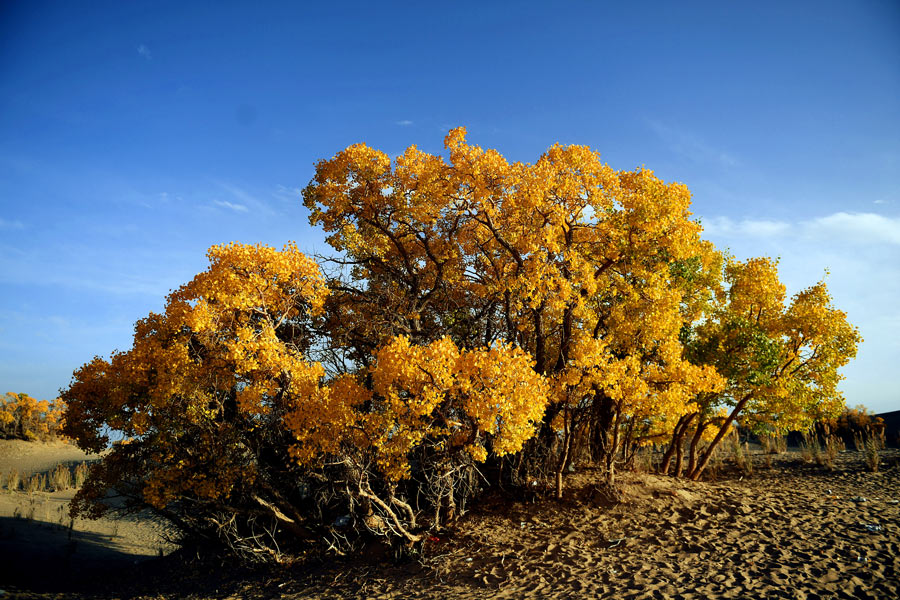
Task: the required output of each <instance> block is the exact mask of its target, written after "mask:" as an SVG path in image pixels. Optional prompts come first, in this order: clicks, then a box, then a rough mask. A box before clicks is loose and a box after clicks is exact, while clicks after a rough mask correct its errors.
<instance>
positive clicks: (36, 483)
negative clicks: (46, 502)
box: [23, 473, 47, 494]
mask: <svg viewBox="0 0 900 600" xmlns="http://www.w3.org/2000/svg"><path fill="white" fill-rule="evenodd" d="M23 487H24V488H25V491H26V492H27V493H29V494H33V493H35V492H40V491H43V490H44V489H45V488H46V487H47V478H46V477H45V476H44V475H43V474H41V473H35V474H34V475H32V476H31V477H28V478H27V479H26V480H25V482H24V485H23Z"/></svg>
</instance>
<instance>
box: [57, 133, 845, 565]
mask: <svg viewBox="0 0 900 600" xmlns="http://www.w3.org/2000/svg"><path fill="white" fill-rule="evenodd" d="M445 149H446V151H447V152H446V154H447V156H446V158H445V157H442V156H439V155H432V154H428V153H425V152H421V151H419V150H418V149H417V148H415V147H410V148H409V149H407V151H406V152H405V153H404V154H403V155H401V156H399V157H398V158H397V159H396V160H394V161H392V160H391V159H390V158H389V157H388V156H387V155H386V154H384V153H382V152H379V151H377V150H374V149H372V148H369V147H367V146H365V145H361V144H358V145H354V146H350V147H348V148H347V149H345V150H343V151H342V152H339V153H338V154H337V155H335V156H334V157H332V158H331V159H328V160H322V161H320V162H319V163H318V164H317V165H316V173H315V176H314V178H313V180H312V181H311V182H310V184H309V186H308V187H307V188H306V189H305V190H304V193H303V195H304V203H305V205H306V207H307V208H308V209H309V210H310V212H311V216H310V221H311V223H312V224H313V225H319V226H321V227H322V228H323V229H324V230H325V232H326V233H327V234H328V236H329V237H328V241H329V243H330V244H331V245H332V247H333V248H334V249H335V250H336V251H337V252H338V253H339V254H338V256H337V257H333V258H331V259H328V260H327V261H325V260H323V261H322V264H323V265H326V266H327V267H329V268H328V269H327V272H323V271H322V270H321V269H320V266H319V264H317V263H316V262H315V261H313V260H311V259H310V258H308V257H306V256H304V255H302V254H301V253H300V252H299V251H298V250H297V248H296V247H295V246H294V245H289V246H287V247H285V248H284V249H283V250H282V251H276V250H274V249H272V248H268V247H265V246H247V245H241V244H231V245H228V246H219V247H213V248H212V249H211V250H210V252H209V258H210V267H209V269H208V270H207V271H205V272H204V273H201V274H199V275H197V276H196V277H195V278H194V279H193V280H192V281H191V282H189V283H188V284H186V285H185V286H183V287H182V288H180V289H179V290H177V291H175V292H173V293H172V294H171V295H170V296H169V298H168V301H167V305H166V309H165V312H164V313H163V314H151V315H149V316H148V317H147V318H146V319H144V320H142V321H140V322H138V324H137V326H136V328H135V341H134V347H133V348H132V349H131V350H129V351H127V352H120V353H116V354H113V355H112V356H111V358H110V359H109V360H104V359H101V358H95V359H94V360H93V361H92V362H90V363H88V364H87V365H85V366H84V367H82V368H81V369H79V370H78V371H76V373H75V375H74V378H73V382H72V385H71V386H70V387H69V388H68V389H67V390H66V391H65V392H64V394H63V398H64V399H65V400H66V402H67V403H68V412H67V415H66V426H65V432H66V434H67V435H69V436H71V437H73V438H74V439H76V440H77V441H78V443H79V444H80V445H81V446H82V447H83V448H85V449H88V450H92V451H99V450H101V449H104V448H105V447H106V446H107V445H109V442H110V440H109V437H108V434H107V432H108V431H110V430H115V431H118V432H121V433H122V435H124V437H125V441H124V442H123V443H119V444H114V445H113V448H112V450H111V451H110V452H109V453H108V454H107V455H106V456H105V457H104V459H103V461H102V462H101V463H99V465H98V466H96V467H95V468H94V469H93V470H92V472H91V476H90V478H89V481H88V484H87V485H86V486H85V488H84V489H83V490H82V491H81V492H79V494H78V495H77V496H76V498H75V501H74V502H73V511H75V512H86V513H89V514H97V513H99V512H102V511H103V510H105V509H106V504H104V502H103V499H104V497H105V495H106V493H107V489H108V488H111V487H114V488H115V489H117V490H118V491H119V492H120V493H121V494H123V495H125V496H126V497H127V498H128V499H129V500H130V503H128V504H127V505H126V506H133V507H141V506H148V505H149V506H151V507H152V508H153V509H154V510H156V511H158V512H159V513H160V514H161V515H163V516H165V517H167V518H169V519H170V520H171V521H172V522H174V523H176V524H177V526H178V527H180V528H181V529H182V530H183V531H184V532H186V533H187V534H188V535H190V536H191V537H193V538H203V539H208V540H218V542H219V543H222V542H224V543H225V544H226V545H227V546H228V547H230V548H231V550H233V551H235V552H238V553H242V554H244V555H245V556H251V557H274V558H278V557H280V553H281V552H282V550H284V549H287V548H289V547H295V546H296V545H297V544H304V543H311V542H312V540H321V539H323V538H324V539H326V540H329V543H330V544H331V546H332V547H333V548H339V547H340V548H345V547H347V546H348V545H352V543H353V540H354V539H358V538H357V537H355V536H354V535H351V532H354V531H355V532H356V534H359V535H360V536H364V535H375V536H384V537H386V538H389V539H392V540H395V541H399V543H400V544H401V545H402V546H404V547H407V548H408V547H410V546H413V545H415V544H418V543H420V542H421V541H422V540H423V538H424V536H425V533H426V532H427V531H429V530H431V529H434V528H438V527H442V526H444V525H445V524H447V523H448V522H451V521H452V520H453V519H454V518H455V517H456V516H457V515H459V514H460V513H461V512H462V511H463V510H465V505H466V503H467V502H469V501H471V499H472V498H474V497H476V496H477V493H478V491H479V489H480V488H481V487H483V486H485V485H491V484H493V483H495V482H503V483H509V484H512V485H516V484H521V483H522V482H523V481H532V480H534V479H541V480H542V481H544V482H547V483H549V482H550V480H551V479H552V480H553V482H554V484H555V491H556V495H557V497H562V496H563V493H564V481H563V476H564V473H566V472H567V471H568V469H569V467H570V466H571V465H572V462H573V460H575V457H576V456H579V457H583V458H588V459H590V460H593V461H595V462H597V463H599V464H601V465H603V467H604V471H605V477H606V483H607V485H608V486H609V489H610V490H611V491H613V492H614V490H615V474H616V470H617V465H618V464H620V463H621V462H622V461H623V460H625V459H626V458H627V456H629V454H630V453H631V455H633V452H634V448H636V447H637V446H639V445H641V444H646V443H651V442H661V441H663V440H665V439H669V440H671V444H670V452H669V453H668V455H667V458H666V460H665V461H664V462H665V466H666V469H667V468H668V463H669V462H670V461H671V459H672V457H673V456H674V457H675V460H676V472H680V470H681V468H682V450H681V449H682V448H683V445H684V442H685V440H686V439H687V438H688V437H689V436H690V439H691V445H690V448H691V450H690V457H689V465H688V472H689V475H690V476H692V477H695V478H696V477H698V476H699V474H700V473H701V472H702V470H703V468H704V466H705V464H706V462H707V461H708V460H709V456H710V453H711V452H712V449H713V448H714V447H715V445H716V444H717V443H718V442H719V441H720V440H721V437H722V435H724V432H725V431H727V428H728V427H729V426H730V424H731V423H732V422H733V421H734V420H735V419H736V418H737V417H738V415H745V416H748V415H754V416H757V417H758V418H769V419H774V418H777V420H778V422H779V423H783V424H787V423H792V424H793V423H801V422H806V421H805V420H806V419H808V418H810V415H811V414H813V413H815V414H817V415H818V414H824V413H828V412H829V411H832V410H833V409H835V407H839V406H840V405H841V403H842V399H841V398H840V395H839V394H838V392H837V390H836V387H835V386H836V384H837V381H838V379H839V377H838V375H837V369H838V368H839V367H840V366H841V365H843V364H845V363H846V361H847V360H849V358H850V357H851V356H852V354H853V352H854V351H855V347H856V344H857V343H858V334H857V333H856V330H855V329H853V328H852V327H851V326H850V325H848V324H847V323H846V319H845V317H844V315H843V313H840V311H837V310H835V309H833V308H832V307H831V305H830V299H829V298H828V295H827V291H826V290H825V288H824V284H820V285H817V286H814V287H813V288H810V289H809V290H807V291H805V292H803V293H801V294H799V295H798V296H796V297H795V298H794V300H793V302H792V303H791V305H790V306H788V307H785V306H784V289H783V287H780V284H779V283H778V281H777V274H776V273H775V271H774V265H773V264H772V263H771V262H767V261H765V260H754V261H748V262H746V263H740V262H736V261H730V262H727V263H725V262H724V259H723V257H722V255H721V254H720V253H719V252H717V251H716V250H715V248H714V247H713V246H712V244H710V243H709V242H706V241H704V240H702V239H701V237H700V233H701V230H702V228H701V226H700V224H699V223H698V222H697V221H695V220H693V219H692V216H691V213H690V211H689V207H690V193H689V192H688V190H687V188H686V187H685V186H684V185H682V184H678V183H665V182H663V181H661V180H659V179H658V178H657V177H656V176H655V175H654V174H653V173H652V172H651V171H649V170H646V169H638V170H635V171H616V170H613V169H612V168H610V167H609V166H607V165H605V164H603V163H602V162H601V161H600V157H599V155H598V154H597V153H596V152H593V151H591V150H590V149H589V148H586V147H583V146H560V145H555V146H553V147H551V148H550V149H549V150H548V151H547V152H546V153H544V154H543V155H542V156H541V157H540V158H539V159H538V160H537V161H536V162H535V163H534V164H527V163H510V162H508V161H506V159H504V158H503V157H502V156H501V155H500V154H499V153H498V152H496V151H494V150H483V149H481V148H479V147H477V146H473V145H470V144H468V143H467V142H466V138H465V130H464V129H462V128H458V129H454V130H452V131H451V132H450V133H449V135H448V136H447V137H446V139H445ZM726 408H727V409H728V410H730V412H729V413H727V414H724V413H723V411H724V410H725V409H726ZM704 439H705V440H707V441H709V444H708V445H707V446H706V447H705V448H702V447H701V445H700V441H701V440H704ZM701 450H702V452H700V451H701ZM698 452H700V453H699V454H698ZM483 464H484V465H487V470H486V472H487V473H488V475H490V478H488V477H484V476H483V474H480V472H479V469H481V468H482V467H480V466H479V465H483Z"/></svg>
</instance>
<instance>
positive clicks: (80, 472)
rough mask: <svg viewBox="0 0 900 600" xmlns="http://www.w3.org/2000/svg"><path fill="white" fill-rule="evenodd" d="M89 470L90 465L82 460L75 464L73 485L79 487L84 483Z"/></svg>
mask: <svg viewBox="0 0 900 600" xmlns="http://www.w3.org/2000/svg"><path fill="white" fill-rule="evenodd" d="M89 471H90V467H88V465H87V463H85V462H82V463H78V464H77V465H75V487H76V488H80V487H82V486H83V485H84V482H85V480H86V479H87V476H88V472H89Z"/></svg>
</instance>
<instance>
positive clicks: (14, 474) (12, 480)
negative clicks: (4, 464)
mask: <svg viewBox="0 0 900 600" xmlns="http://www.w3.org/2000/svg"><path fill="white" fill-rule="evenodd" d="M21 483H22V476H21V475H20V474H19V471H18V469H10V470H9V472H8V473H7V474H6V490H7V491H9V492H17V491H19V486H20V485H21Z"/></svg>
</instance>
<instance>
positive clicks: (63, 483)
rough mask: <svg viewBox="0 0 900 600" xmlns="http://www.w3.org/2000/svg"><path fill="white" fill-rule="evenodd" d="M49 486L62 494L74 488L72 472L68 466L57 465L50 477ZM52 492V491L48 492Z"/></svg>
mask: <svg viewBox="0 0 900 600" xmlns="http://www.w3.org/2000/svg"><path fill="white" fill-rule="evenodd" d="M48 479H49V486H50V487H52V488H53V491H57V492H62V491H64V490H67V489H69V488H70V487H72V471H70V470H69V467H67V466H66V465H62V464H59V465H56V467H55V468H54V469H53V470H52V471H50V473H49V475H48ZM47 491H51V490H49V489H48V490H47Z"/></svg>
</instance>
